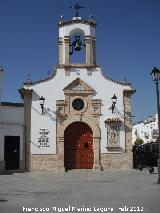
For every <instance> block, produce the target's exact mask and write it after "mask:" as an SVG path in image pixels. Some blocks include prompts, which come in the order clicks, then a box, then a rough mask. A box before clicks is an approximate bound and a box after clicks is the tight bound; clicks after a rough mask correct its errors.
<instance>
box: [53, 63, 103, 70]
mask: <svg viewBox="0 0 160 213" xmlns="http://www.w3.org/2000/svg"><path fill="white" fill-rule="evenodd" d="M97 67H100V66H99V65H97V64H58V65H57V66H56V68H64V69H71V68H86V69H92V68H97Z"/></svg>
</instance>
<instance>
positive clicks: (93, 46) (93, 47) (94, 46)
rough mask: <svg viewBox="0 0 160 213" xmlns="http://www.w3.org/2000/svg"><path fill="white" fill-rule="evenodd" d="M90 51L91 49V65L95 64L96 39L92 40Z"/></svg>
mask: <svg viewBox="0 0 160 213" xmlns="http://www.w3.org/2000/svg"><path fill="white" fill-rule="evenodd" d="M92 49H93V64H96V38H95V37H94V38H93V39H92Z"/></svg>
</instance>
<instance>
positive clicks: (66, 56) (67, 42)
mask: <svg viewBox="0 0 160 213" xmlns="http://www.w3.org/2000/svg"><path fill="white" fill-rule="evenodd" d="M69 44H70V37H69V36H65V37H64V51H65V52H64V55H65V59H64V63H65V64H69V62H70V60H69Z"/></svg>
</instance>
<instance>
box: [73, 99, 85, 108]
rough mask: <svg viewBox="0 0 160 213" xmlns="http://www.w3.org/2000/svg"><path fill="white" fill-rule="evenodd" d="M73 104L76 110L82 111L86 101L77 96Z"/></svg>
mask: <svg viewBox="0 0 160 213" xmlns="http://www.w3.org/2000/svg"><path fill="white" fill-rule="evenodd" d="M72 106H73V108H74V109H75V110H78V111H80V110H82V109H83V108H84V101H83V100H82V99H80V98H77V99H75V100H74V101H73V102H72Z"/></svg>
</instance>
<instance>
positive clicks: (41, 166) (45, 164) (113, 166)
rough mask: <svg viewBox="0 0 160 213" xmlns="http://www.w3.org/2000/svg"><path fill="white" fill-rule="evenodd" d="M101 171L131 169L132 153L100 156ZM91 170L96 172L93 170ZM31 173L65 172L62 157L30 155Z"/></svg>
mask: <svg viewBox="0 0 160 213" xmlns="http://www.w3.org/2000/svg"><path fill="white" fill-rule="evenodd" d="M100 166H101V169H99V167H98V170H117V169H132V168H133V159H132V153H130V154H128V153H111V154H101V157H100ZM93 170H96V169H95V168H93ZM31 171H65V168H64V162H63V157H62V156H58V155H32V157H31Z"/></svg>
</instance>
